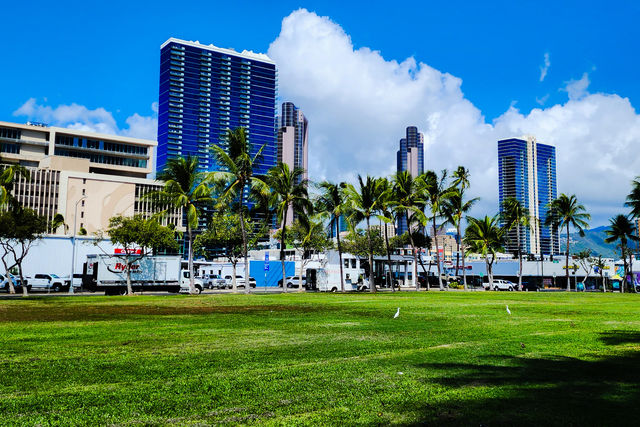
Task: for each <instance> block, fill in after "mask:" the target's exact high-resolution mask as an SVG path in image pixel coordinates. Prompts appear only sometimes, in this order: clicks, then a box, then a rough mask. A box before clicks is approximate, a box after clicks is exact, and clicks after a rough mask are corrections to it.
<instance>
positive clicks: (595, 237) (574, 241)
mask: <svg viewBox="0 0 640 427" xmlns="http://www.w3.org/2000/svg"><path fill="white" fill-rule="evenodd" d="M606 229H607V227H606V226H601V227H596V228H592V229H591V230H585V231H584V237H581V236H580V235H579V234H578V233H571V253H572V254H575V253H577V252H580V251H583V250H585V249H589V250H591V252H592V253H593V254H594V255H602V256H603V257H605V258H615V257H617V256H619V251H618V249H617V248H616V244H615V243H606V242H605V241H604V239H605V238H606V237H607V234H606V233H605V230H606ZM566 240H567V239H566V238H563V236H562V235H561V236H560V249H561V250H562V251H564V248H565V247H566Z"/></svg>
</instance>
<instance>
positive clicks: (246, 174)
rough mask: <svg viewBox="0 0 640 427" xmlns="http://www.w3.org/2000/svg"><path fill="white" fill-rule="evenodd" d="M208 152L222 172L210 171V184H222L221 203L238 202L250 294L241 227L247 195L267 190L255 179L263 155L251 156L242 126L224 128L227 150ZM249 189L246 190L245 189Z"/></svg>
mask: <svg viewBox="0 0 640 427" xmlns="http://www.w3.org/2000/svg"><path fill="white" fill-rule="evenodd" d="M211 149H212V150H213V154H214V156H215V159H216V161H217V162H218V166H219V167H221V168H223V169H224V170H225V171H223V172H213V173H212V174H211V179H212V180H213V181H219V182H224V185H225V188H224V189H223V190H222V195H221V197H220V198H221V202H225V201H232V200H233V201H237V207H238V213H239V215H240V228H241V230H242V248H243V250H242V255H243V256H244V275H245V292H246V293H249V288H250V286H249V278H250V277H249V259H248V258H247V230H246V229H245V227H244V215H245V208H246V206H245V203H246V199H247V195H246V192H247V190H248V189H249V190H250V191H249V193H260V194H263V195H264V194H267V193H268V191H269V188H268V186H267V184H265V182H264V181H263V180H262V179H260V178H258V177H256V176H254V173H253V169H254V167H255V165H256V163H257V161H258V159H259V158H260V157H261V156H262V150H263V149H264V146H262V147H261V148H260V149H259V150H258V152H257V153H256V154H255V155H253V156H252V155H251V145H250V144H249V141H248V140H247V134H246V132H245V129H244V128H243V127H239V128H236V129H234V130H231V129H227V145H226V150H225V149H224V148H222V147H220V146H218V145H212V146H211ZM247 187H249V188H247Z"/></svg>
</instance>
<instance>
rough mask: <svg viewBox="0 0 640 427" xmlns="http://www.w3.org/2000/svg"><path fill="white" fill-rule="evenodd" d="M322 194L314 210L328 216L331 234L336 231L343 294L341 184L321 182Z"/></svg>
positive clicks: (344, 206) (342, 194)
mask: <svg viewBox="0 0 640 427" xmlns="http://www.w3.org/2000/svg"><path fill="white" fill-rule="evenodd" d="M318 186H319V187H320V190H321V191H322V193H321V194H320V196H319V197H318V199H317V201H316V204H317V206H316V210H317V211H318V212H319V214H320V215H322V216H329V227H330V228H331V230H332V231H331V233H332V234H333V230H334V229H336V230H337V232H336V239H337V243H338V257H339V261H340V290H341V291H342V292H344V274H343V269H342V245H341V244H340V218H341V217H342V216H343V215H344V214H345V212H346V204H345V195H344V192H343V191H342V187H344V185H343V184H333V183H331V182H329V181H323V182H321V183H320V184H318Z"/></svg>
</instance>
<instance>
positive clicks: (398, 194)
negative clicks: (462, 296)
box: [392, 171, 429, 290]
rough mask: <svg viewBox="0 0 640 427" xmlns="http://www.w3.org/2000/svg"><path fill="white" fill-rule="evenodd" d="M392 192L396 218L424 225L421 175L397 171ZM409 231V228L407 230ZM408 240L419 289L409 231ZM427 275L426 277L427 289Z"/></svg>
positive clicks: (416, 285) (414, 249)
mask: <svg viewBox="0 0 640 427" xmlns="http://www.w3.org/2000/svg"><path fill="white" fill-rule="evenodd" d="M392 181H393V189H392V191H393V194H394V195H395V196H394V198H395V202H394V204H395V206H394V211H395V212H396V216H397V217H398V218H401V217H404V219H405V220H406V223H407V226H408V227H410V226H411V218H413V219H414V222H418V223H419V224H420V225H422V226H425V225H426V224H427V218H426V216H425V215H424V212H423V210H424V206H425V199H424V181H423V180H422V178H421V177H418V178H413V176H411V174H410V173H409V172H408V171H402V172H398V173H396V174H395V175H394V177H393V180H392ZM409 231H410V230H409ZM408 234H409V242H410V243H411V252H412V253H413V281H414V285H415V287H416V290H420V284H419V283H418V250H417V248H416V242H415V241H414V238H413V233H411V232H409V233H408ZM428 288H429V286H428V277H427V289H428Z"/></svg>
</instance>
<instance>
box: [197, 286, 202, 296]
mask: <svg viewBox="0 0 640 427" xmlns="http://www.w3.org/2000/svg"><path fill="white" fill-rule="evenodd" d="M201 293H202V288H201V287H200V286H196V295H200V294H201Z"/></svg>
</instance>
